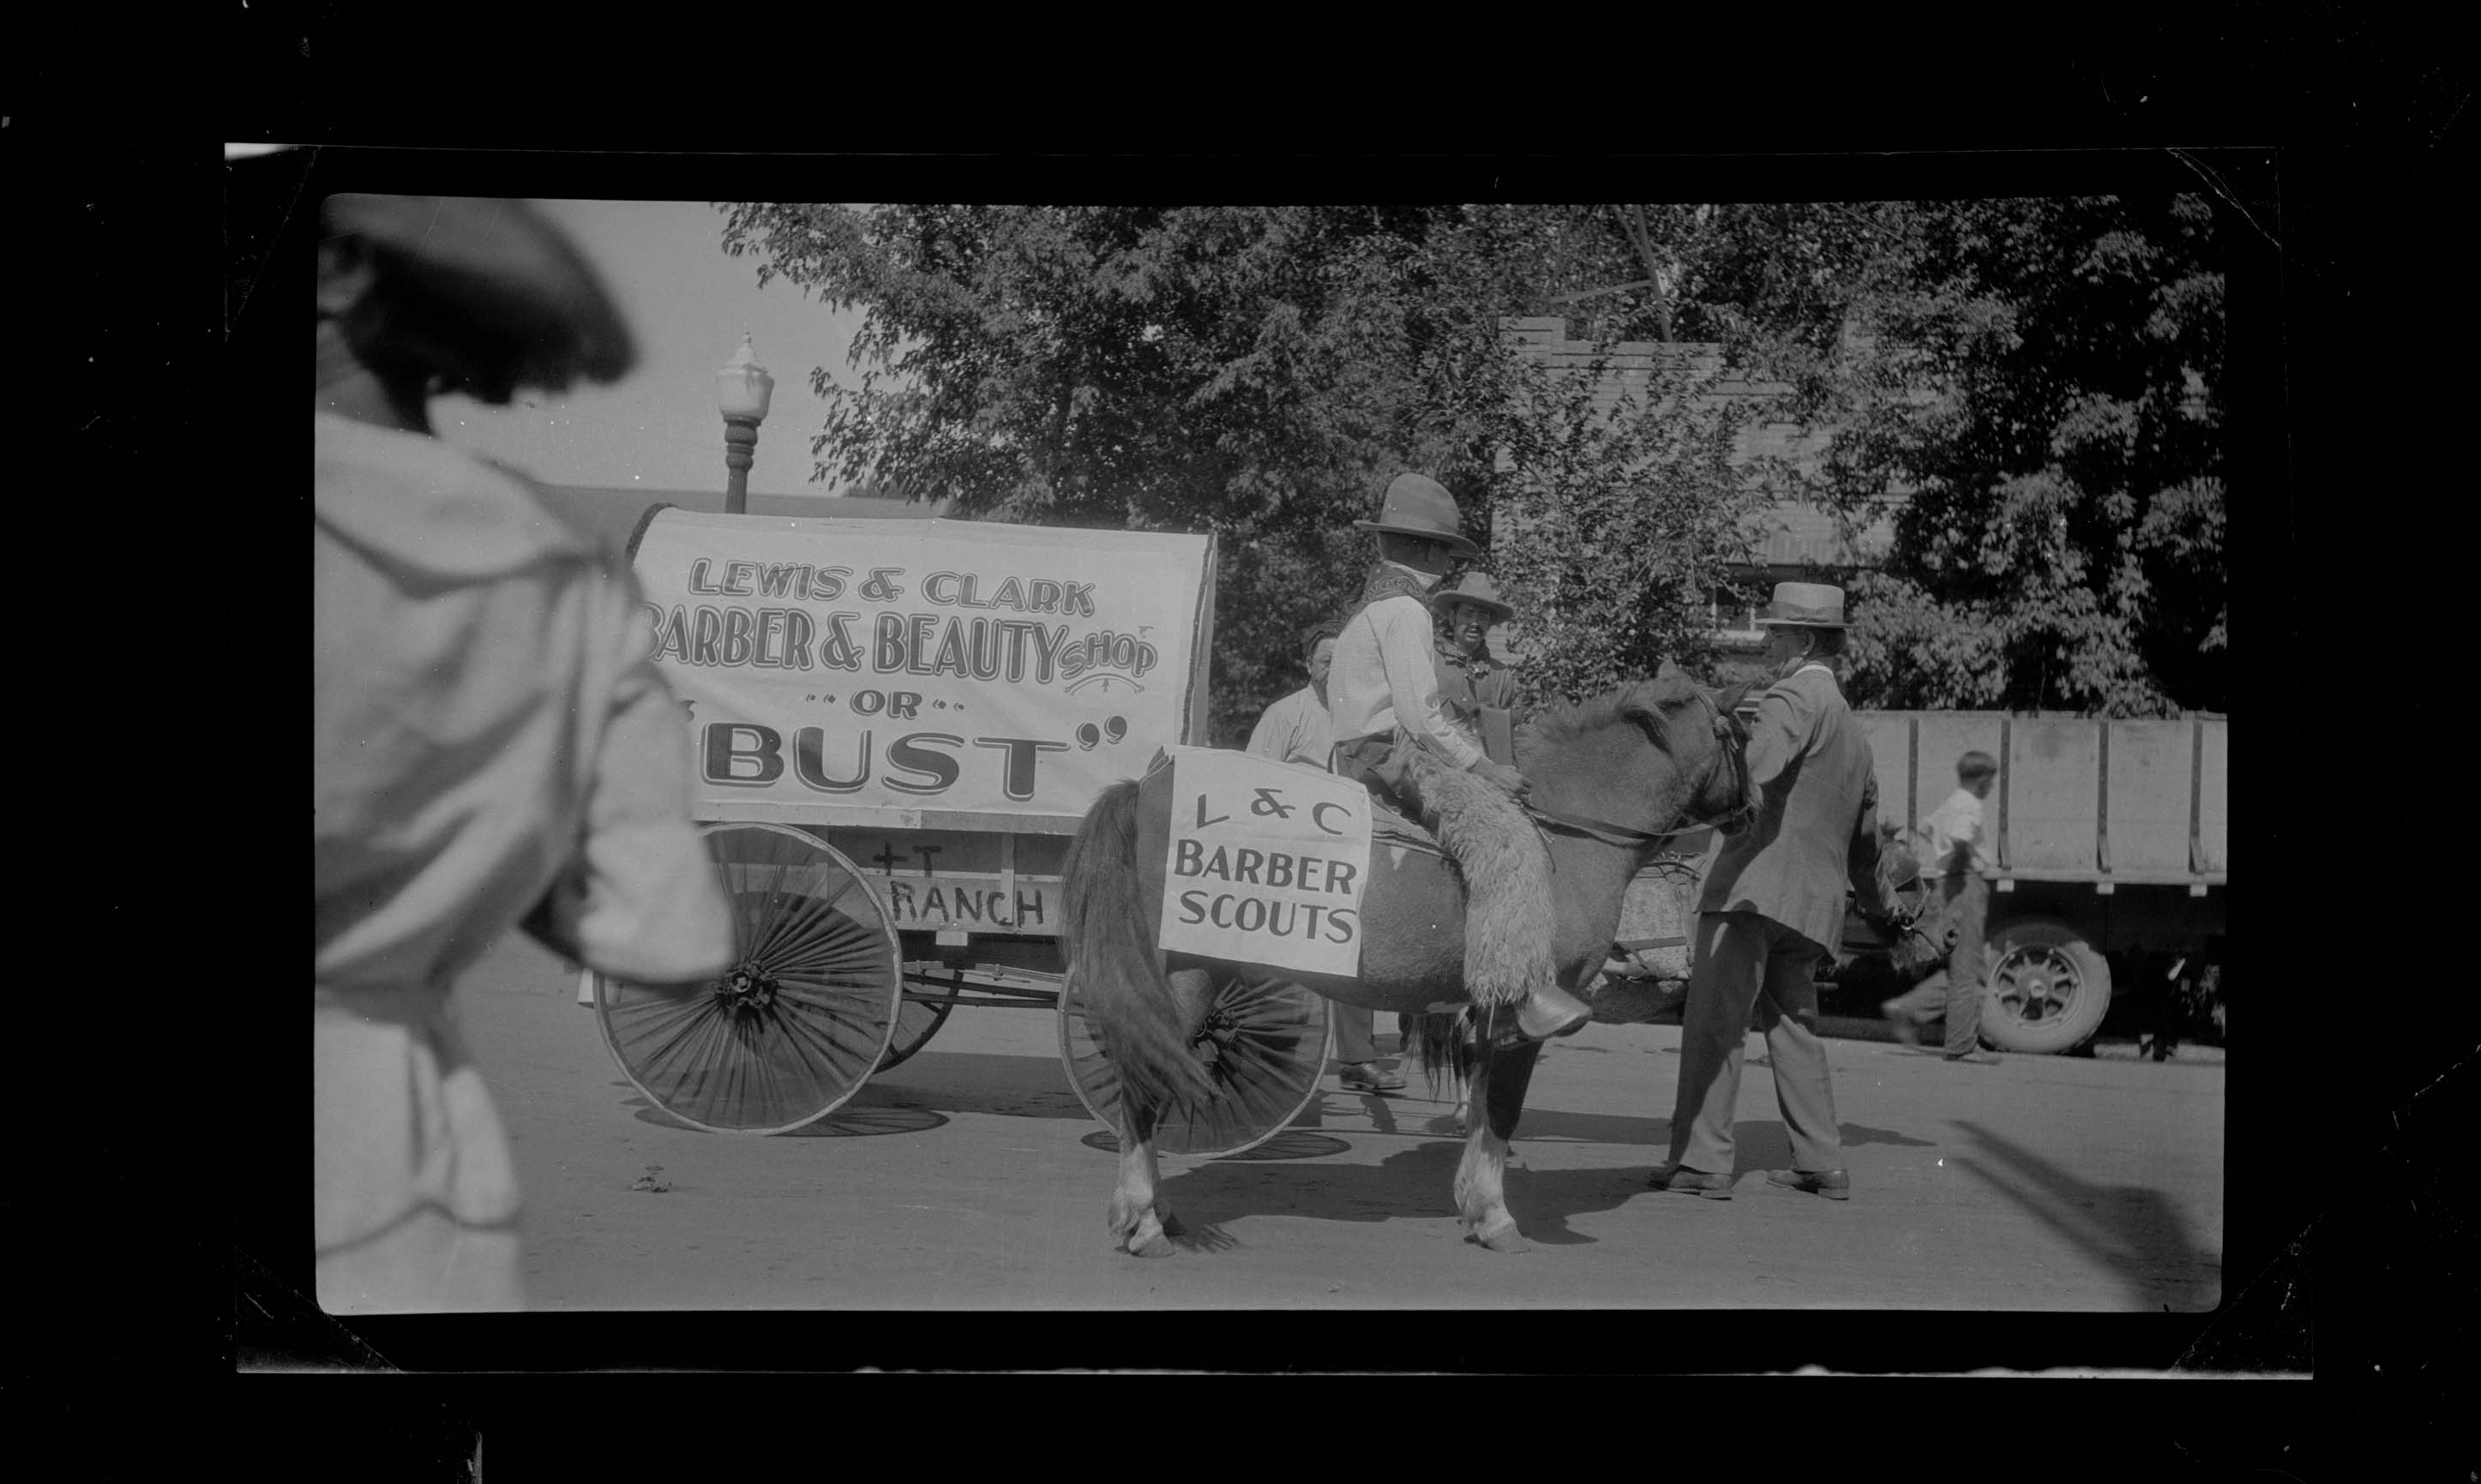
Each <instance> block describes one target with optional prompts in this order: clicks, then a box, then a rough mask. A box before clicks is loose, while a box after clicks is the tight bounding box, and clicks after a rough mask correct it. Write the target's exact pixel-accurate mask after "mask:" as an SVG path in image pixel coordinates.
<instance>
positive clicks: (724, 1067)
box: [594, 823, 903, 1133]
mask: <svg viewBox="0 0 2481 1484" xmlns="http://www.w3.org/2000/svg"><path fill="white" fill-rule="evenodd" d="M704 833H705V836H706V846H707V853H708V854H709V855H711V856H712V857H714V860H715V868H716V875H717V879H718V882H719V883H720V884H721V885H722V887H723V891H724V896H725V898H726V899H727V900H729V901H730V902H731V903H732V922H733V939H734V942H735V944H736V946H737V947H736V953H737V956H736V958H735V961H734V963H733V966H732V967H731V968H730V969H729V970H726V971H725V973H724V974H723V976H721V977H720V978H717V979H714V980H711V981H709V982H708V984H707V985H706V986H705V987H704V988H703V989H701V990H699V991H697V992H695V993H692V994H689V995H679V994H673V993H667V992H665V991H662V990H656V989H650V988H647V987H644V986H642V985H637V984H631V983H628V982H626V981H624V980H619V979H614V978H611V977H608V976H602V975H597V976H595V1010H594V1014H595V1019H596V1020H597V1021H598V1022H600V1023H601V1025H602V1027H603V1044H604V1045H606V1046H608V1047H610V1048H611V1049H612V1055H613V1058H614V1060H616V1061H618V1062H619V1063H620V1070H621V1071H622V1072H623V1073H624V1074H626V1075H627V1077H628V1079H629V1081H630V1083H631V1085H633V1086H635V1087H636V1088H637V1089H638V1090H639V1091H640V1092H641V1093H644V1094H645V1095H646V1098H647V1100H648V1101H650V1102H652V1103H653V1104H654V1105H655V1106H657V1107H660V1108H662V1109H663V1110H664V1111H665V1112H666V1113H669V1114H671V1115H672V1116H673V1117H675V1118H678V1119H680V1120H681V1121H682V1122H684V1123H688V1124H691V1125H693V1126H694V1127H697V1128H700V1129H706V1130H709V1131H712V1132H715V1133H783V1132H785V1131H786V1130H789V1129H797V1128H799V1127H801V1126H802V1125H803V1124H806V1123H811V1122H815V1121H816V1120H818V1119H820V1118H823V1117H824V1116H826V1115H827V1114H828V1113H830V1112H833V1111H834V1110H835V1109H836V1108H837V1107H838V1106H840V1105H842V1104H843V1103H844V1101H845V1100H846V1099H847V1098H849V1097H851V1096H852V1095H853V1094H854V1093H855V1092H857V1091H859V1090H860V1088H861V1084H862V1081H863V1080H864V1079H866V1078H868V1077H869V1076H870V1074H871V1071H872V1070H873V1069H874V1068H875V1067H876V1066H877V1065H878V1062H879V1059H880V1057H881V1056H882V1055H884V1054H885V1053H886V1051H887V1048H888V1043H889V1041H890V1040H891V1039H892V1037H893V1035H894V1033H895V1030H896V1027H897V1020H898V1002H899V1001H900V999H901V996H902V992H903V985H902V971H901V968H900V961H901V959H900V952H899V949H898V945H897V940H896V927H895V924H892V923H890V922H889V921H888V918H887V910H886V908H885V907H884V906H882V905H881V904H880V902H879V900H878V897H877V894H876V893H875V892H874V891H872V889H871V886H870V883H869V882H868V881H867V880H866V879H864V878H863V876H862V873H861V872H858V871H856V870H854V869H853V866H852V863H851V862H849V861H848V860H846V859H845V858H844V857H843V856H841V855H839V854H837V853H836V852H835V851H834V850H832V849H829V848H828V847H827V846H824V845H822V844H820V843H819V842H818V841H817V840H816V839H814V838H812V837H811V836H809V835H806V834H803V833H802V832H801V831H799V830H797V829H793V828H790V827H788V826H785V825H781V824H753V823H732V824H710V825H708V826H707V827H706V829H705V832H704Z"/></svg>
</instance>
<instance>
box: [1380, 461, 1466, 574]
mask: <svg viewBox="0 0 2481 1484" xmlns="http://www.w3.org/2000/svg"><path fill="white" fill-rule="evenodd" d="M1352 526H1353V529H1354V530H1356V531H1373V532H1375V531H1383V532H1388V533H1390V534H1396V535H1419V536H1427V537H1429V538H1430V539H1431V540H1433V541H1445V542H1447V543H1448V545H1449V547H1451V548H1453V549H1454V551H1455V554H1456V555H1457V556H1459V557H1477V556H1479V555H1481V548H1480V547H1478V546H1476V545H1475V544H1474V543H1473V542H1471V541H1468V540H1466V539H1465V534H1464V520H1463V518H1462V517H1461V516H1459V515H1457V513H1456V497H1455V496H1453V495H1451V494H1449V493H1448V488H1447V486H1446V485H1444V484H1442V483H1440V482H1438V481H1436V480H1434V479H1432V478H1430V477H1429V476H1428V475H1426V474H1399V475H1397V476H1396V482H1394V483H1392V484H1390V485H1388V486H1387V498H1386V500H1385V501H1383V502H1382V503H1381V504H1380V505H1379V507H1378V518H1377V519H1376V520H1356V521H1354V522H1353V523H1352Z"/></svg>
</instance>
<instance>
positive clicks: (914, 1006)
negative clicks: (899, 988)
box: [878, 991, 956, 1072]
mask: <svg viewBox="0 0 2481 1484" xmlns="http://www.w3.org/2000/svg"><path fill="white" fill-rule="evenodd" d="M951 993H953V991H952V992H951ZM955 1007H956V1002H955V1001H953V999H950V1000H940V1001H937V1002H932V1003H928V1004H925V1003H923V1002H921V1001H919V1000H916V999H914V998H913V997H912V996H910V995H907V996H906V997H905V998H904V1002H903V1004H902V1006H901V1008H899V1009H898V1010H897V1012H896V1033H895V1034H894V1035H892V1036H890V1037H889V1038H888V1042H887V1054H886V1055H884V1056H881V1057H879V1058H878V1070H879V1071H881V1072H884V1071H886V1070H887V1069H888V1068H890V1067H892V1066H895V1065H897V1064H898V1063H899V1062H901V1061H902V1060H903V1059H904V1058H905V1057H907V1056H910V1055H912V1054H914V1053H915V1052H918V1051H920V1050H921V1049H922V1047H923V1044H924V1043H925V1042H927V1041H928V1040H929V1039H930V1038H931V1037H932V1036H934V1035H937V1034H938V1033H939V1028H940V1027H942V1026H944V1025H946V1024H948V1012H949V1011H950V1010H953V1009H954V1008H955Z"/></svg>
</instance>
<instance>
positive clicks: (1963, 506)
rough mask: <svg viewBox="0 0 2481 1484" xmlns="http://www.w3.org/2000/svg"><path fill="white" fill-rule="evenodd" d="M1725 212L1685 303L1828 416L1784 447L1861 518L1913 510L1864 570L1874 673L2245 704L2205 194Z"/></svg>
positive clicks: (2177, 703)
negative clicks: (2229, 572) (2238, 683)
mask: <svg viewBox="0 0 2481 1484" xmlns="http://www.w3.org/2000/svg"><path fill="white" fill-rule="evenodd" d="M1712 235H1713V236H1714V237H1715V238H1716V239H1717V240H1715V241H1710V242H1706V243H1701V244H1698V245H1696V247H1697V250H1695V251H1692V252H1691V253H1690V254H1689V255H1688V261H1689V262H1690V263H1691V264H1692V265H1693V271H1692V273H1691V275H1690V281H1688V282H1687V283H1685V284H1684V290H1683V297H1684V299H1687V300H1688V301H1689V302H1688V305H1687V308H1686V310H1685V312H1684V315H1683V319H1684V321H1686V322H1688V323H1690V324H1692V325H1702V326H1711V329H1712V331H1713V332H1715V333H1717V334H1719V335H1721V336H1722V337H1723V338H1724V339H1725V341H1726V343H1727V345H1728V346H1729V347H1730V348H1731V350H1732V351H1734V352H1735V353H1736V354H1737V355H1739V356H1743V357H1745V358H1747V359H1748V360H1750V361H1752V362H1753V363H1756V364H1759V365H1762V366H1763V367H1765V368H1766V369H1768V370H1769V371H1771V372H1773V373H1774V374H1775V375H1778V376H1780V377H1782V378H1784V379H1785V380H1786V381H1787V382H1788V383H1789V385H1790V387H1791V392H1790V394H1789V399H1788V402H1787V409H1788V410H1789V412H1791V413H1792V414H1793V415H1795V416H1797V417H1799V418H1800V419H1802V420H1803V421H1804V422H1805V423H1807V424H1808V425H1809V426H1810V427H1812V428H1815V429H1823V430H1831V431H1832V434H1833V436H1832V438H1831V440H1830V442H1829V443H1828V445H1827V450H1826V454H1825V456H1824V457H1823V458H1822V459H1820V460H1817V461H1816V462H1815V463H1813V464H1809V465H1806V466H1803V465H1798V464H1793V463H1790V462H1789V461H1785V462H1779V463H1777V464H1776V465H1775V466H1774V467H1772V468H1770V469H1769V470H1768V471H1767V473H1768V474H1769V475H1771V476H1772V477H1773V478H1775V479H1776V480H1778V481H1780V482H1782V483H1783V484H1784V486H1786V487H1790V488H1797V489H1800V490H1802V491H1804V492H1805V493H1806V494H1807V495H1808V497H1809V498H1812V499H1814V500H1815V501H1817V502H1818V503H1819V504H1821V505H1823V506H1824V507H1826V508H1830V509H1833V510H1836V511H1838V512H1839V513H1841V515H1843V516H1844V517H1846V518H1847V519H1849V520H1851V521H1853V522H1855V523H1856V524H1857V523H1859V522H1863V521H1866V520H1868V519H1870V518H1872V517H1875V516H1878V515H1882V514H1886V513H1890V512H1892V513H1893V515H1894V532H1895V541H1894V549H1893V555H1892V557H1891V559H1890V560H1888V562H1887V563H1886V564H1885V566H1884V567H1883V568H1882V569H1881V570H1879V571H1876V572H1871V573H1865V574H1862V575H1861V576H1860V577H1858V578H1857V579H1856V580H1855V582H1854V584H1853V589H1854V590H1853V593H1852V607H1853V613H1854V654H1855V664H1854V675H1853V692H1854V695H1855V697H1856V699H1861V700H1864V701H1867V702H1870V703H1874V704H1878V705H1885V706H1898V707H2003V708H2008V709H2025V710H2030V709H2043V708H2067V709H2074V710H2077V711H2082V712H2085V713H2088V714H2092V715H2102V716H2146V715H2160V714H2162V713H2164V712H2167V711H2172V710H2177V709H2179V708H2181V707H2189V708H2203V709H2209V710H2220V709H2224V708H2225V707H2226V706H2227V705H2228V698H2229V689H2228V676H2227V671H2228V656H2229V605H2228V593H2227V586H2226V582H2225V576H2224V571H2223V527H2224V508H2223V502H2224V489H2223V482H2222V472H2221V471H2222V444H2221V430H2222V413H2221V408H2220V404H2219V403H2218V401H2217V388H2218V385H2219V383H2220V380H2221V376H2222V354H2223V279H2222V275H2221V274H2220V273H2219V272H2217V271H2216V268H2215V257H2214V247H2213V216H2212V212H2211V209H2210V208H2209V207H2208V206H2207V203H2206V202H2204V201H2203V200H2202V199H2201V198H2199V197H2196V196H2192V195H2180V196H2175V197H2172V198H2170V199H2168V200H2165V201H2158V202H2146V201H2128V200H2122V199H2118V198H2114V197H2080V198H2072V199H2040V200H1992V201H1964V202H1951V203H1933V204H1919V203H1893V202H1880V203H1869V204H1864V205H1851V206H1844V205H1836V206H1822V207H1753V208H1727V209H1725V210H1724V211H1723V212H1721V213H1718V214H1717V216H1716V220H1715V221H1714V223H1713V227H1712ZM1898 496H1906V497H1908V498H1905V499H1902V500H1900V501H1898V500H1897V499H1896V498H1895V497H1898Z"/></svg>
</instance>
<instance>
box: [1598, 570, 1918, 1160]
mask: <svg viewBox="0 0 2481 1484" xmlns="http://www.w3.org/2000/svg"><path fill="white" fill-rule="evenodd" d="M1758 622H1759V623H1760V624H1761V625H1763V626H1764V627H1765V628H1767V629H1768V630H1769V631H1770V632H1769V634H1768V637H1767V658H1768V660H1769V661H1770V662H1772V663H1773V664H1774V666H1775V676H1776V679H1775V684H1774V685H1773V686H1772V687H1771V688H1770V689H1768V690H1766V692H1765V694H1764V695H1763V696H1761V697H1760V698H1759V700H1758V714H1757V719H1756V721H1755V722H1754V723H1753V724H1752V725H1751V727H1750V729H1749V732H1750V735H1749V742H1748V753H1747V756H1748V766H1749V781H1750V784H1751V786H1752V787H1754V788H1755V789H1756V790H1757V791H1758V795H1759V807H1758V819H1757V822H1756V824H1755V825H1753V826H1752V827H1751V828H1749V829H1747V830H1745V831H1743V832H1742V833H1740V834H1737V835H1733V836H1729V837H1727V838H1726V839H1725V840H1724V841H1723V843H1722V845H1721V847H1720V848H1719V849H1718V850H1717V852H1716V854H1715V856H1714V861H1713V864H1712V866H1711V867H1710V868H1709V869H1708V871H1707V873H1706V884H1705V888H1704V890H1703V891H1702V892H1701V894H1700V895H1699V897H1698V901H1697V909H1698V917H1697V924H1696V929H1695V936H1694V938H1693V940H1692V949H1693V951H1694V955H1695V956H1694V958H1693V960H1692V962H1691V965H1690V968H1689V974H1688V1002H1687V1005H1686V1007H1685V1010H1684V1015H1683V1017H1682V1022H1681V1032H1680V1087H1679V1093H1678V1096H1677V1098H1676V1100H1675V1101H1674V1103H1673V1106H1672V1114H1671V1160H1670V1162H1669V1163H1668V1164H1666V1165H1664V1166H1662V1167H1661V1168H1659V1169H1658V1170H1656V1171H1655V1172H1654V1175H1653V1177H1652V1178H1651V1179H1649V1180H1648V1181H1647V1182H1646V1184H1647V1185H1648V1186H1650V1187H1651V1188H1653V1189H1657V1190H1674V1191H1681V1192H1684V1193H1689V1194H1695V1195H1700V1196H1704V1197H1706V1198H1707V1199H1709V1200H1715V1201H1728V1200H1730V1199H1731V1198H1732V1166H1733V1159H1734V1155H1733V1124H1734V1121H1735V1120H1736V1118H1737V1116H1738V1109H1739V1101H1740V1058H1741V1055H1742V1054H1743V1053H1744V1051H1745V1050H1746V1048H1747V1041H1748V1031H1749V1028H1750V1014H1751V1011H1753V1010H1754V1011H1755V1012H1756V1015H1757V1028H1758V1029H1759V1030H1761V1031H1762V1032H1763V1033H1764V1035H1765V1038H1766V1053H1767V1055H1768V1058H1769V1059H1770V1060H1771V1061H1772V1062H1773V1064H1774V1079H1775V1102H1776V1105H1777V1106H1779V1107H1780V1108H1781V1109H1782V1112H1783V1121H1784V1127H1785V1130H1786V1132H1788V1133H1789V1134H1790V1135H1791V1153H1792V1167H1791V1168H1790V1169H1788V1170H1770V1171H1768V1172H1767V1175H1766V1178H1767V1179H1768V1180H1769V1181H1772V1182H1773V1183H1774V1184H1776V1185H1789V1186H1790V1187H1792V1188H1793V1189H1796V1190H1805V1191H1808V1192H1810V1193H1812V1194H1815V1195H1822V1196H1825V1197H1826V1198H1828V1199H1829V1200H1837V1201H1841V1200H1845V1199H1848V1198H1849V1197H1850V1194H1851V1179H1850V1177H1849V1175H1848V1174H1847V1173H1846V1172H1845V1170H1844V1166H1843V1150H1842V1135H1841V1130H1840V1128H1839V1126H1838V1125H1837V1123H1836V1117H1835V1084H1834V1080H1833V1077H1832V1074H1831V1072H1830V1070H1829V1068H1828V1066H1827V1060H1826V1048H1825V1046H1824V1045H1823V1044H1822V1043H1821V1042H1820V1041H1819V1040H1818V1038H1817V1028H1816V1021H1817V986H1816V983H1815V973H1816V969H1817V965H1818V962H1819V960H1820V959H1822V958H1824V957H1825V956H1826V954H1827V953H1828V952H1829V951H1830V950H1831V948H1832V946H1833V944H1834V943H1835V941H1836V940H1837V938H1838V937H1840V936H1841V930H1842V925H1843V912H1844V900H1845V888H1846V884H1847V882H1848V883H1849V885H1850V886H1851V887H1852V888H1853V889H1854V890H1856V891H1857V892H1859V893H1860V894H1861V900H1862V901H1863V903H1865V905H1867V907H1868V908H1870V909H1871V910H1877V911H1880V912H1882V913H1883V912H1884V911H1885V910H1887V909H1888V907H1889V906H1890V904H1889V903H1888V902H1887V901H1886V900H1885V897H1886V890H1885V888H1884V887H1883V886H1882V885H1881V884H1880V883H1879V882H1878V881H1877V879H1876V867H1877V863H1878V818H1877V795H1878V783H1877V778H1876V776H1875V770H1874V768H1873V766H1872V763H1871V759H1870V754H1869V738H1868V735H1867V733H1865V732H1863V731H1862V730H1861V726H1860V723H1858V722H1857V721H1855V720H1854V719H1853V717H1852V710H1851V708H1850V707H1849V706H1847V705H1845V704H1844V700H1843V694H1842V692H1841V690H1839V689H1838V688H1837V686H1836V680H1835V667H1836V665H1837V664H1840V663H1841V656H1842V653H1843V634H1844V625H1843V589H1841V587H1835V586H1827V585H1825V584H1822V583H1778V584H1776V585H1775V590H1774V601H1773V602H1771V603H1769V604H1768V605H1767V606H1766V609H1765V612H1764V614H1763V616H1762V617H1760V618H1759V620H1758Z"/></svg>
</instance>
